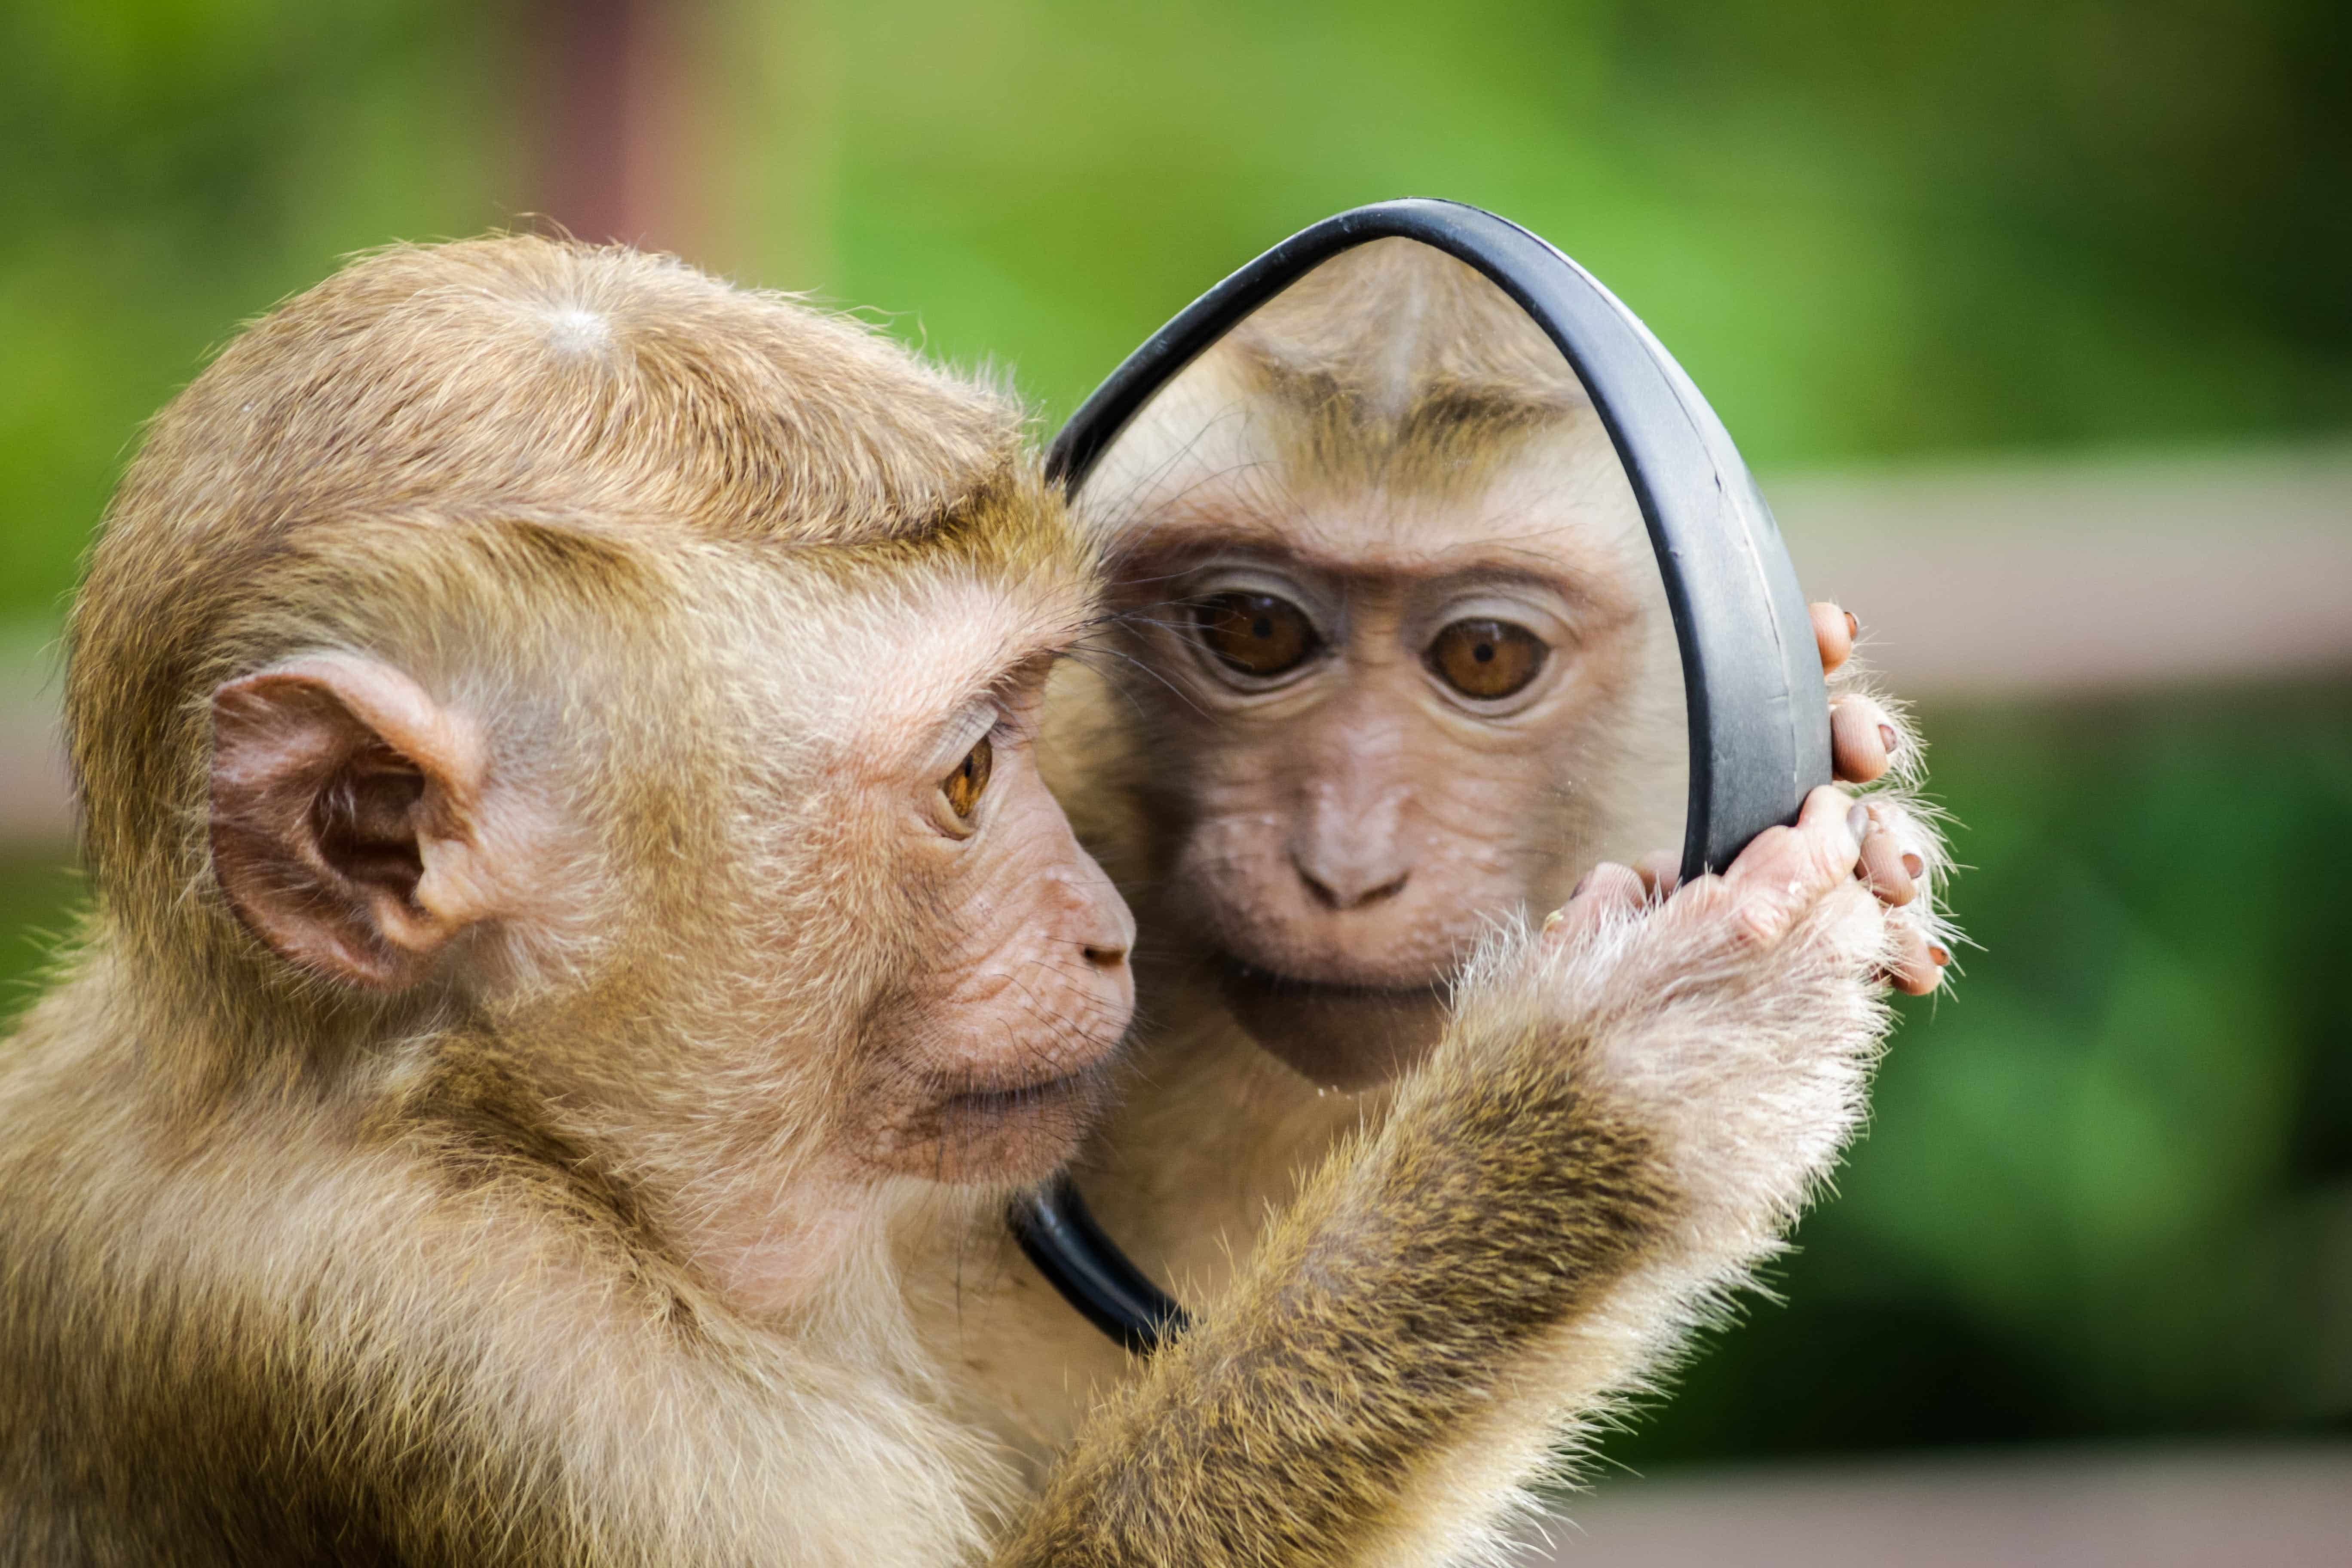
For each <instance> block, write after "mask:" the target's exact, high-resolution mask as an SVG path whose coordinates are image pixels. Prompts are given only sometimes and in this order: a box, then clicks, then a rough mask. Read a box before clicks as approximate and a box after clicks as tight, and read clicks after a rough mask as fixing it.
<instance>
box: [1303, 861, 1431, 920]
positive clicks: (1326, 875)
mask: <svg viewBox="0 0 2352 1568" xmlns="http://www.w3.org/2000/svg"><path fill="white" fill-rule="evenodd" d="M1290 865H1291V869H1293V870H1295V871H1297V873H1298V879H1299V880H1300V881H1301V882H1303V883H1305V884H1306V885H1307V892H1308V893H1309V894H1311V895H1313V897H1314V900H1315V901H1316V902H1317V903H1318V904H1320V905H1322V906H1323V907H1324V908H1325V909H1327V910H1333V911H1335V912H1337V913H1341V914H1344V913H1346V912H1347V911H1348V910H1360V909H1363V908H1365V907H1367V906H1369V905H1371V904H1377V903H1380V902H1381V901H1383V900H1388V899H1393V898H1395V897H1396V896H1397V895H1398V894H1399V893H1402V892H1403V891H1404V885H1405V883H1406V882H1407V881H1408V880H1410V879H1412V871H1411V870H1410V869H1406V870H1402V871H1399V872H1398V873H1397V874H1396V875H1395V876H1393V877H1390V878H1388V879H1386V880H1379V878H1380V876H1381V873H1380V872H1378V871H1357V872H1356V873H1355V874H1354V875H1352V876H1350V875H1349V874H1347V873H1346V872H1343V871H1339V870H1338V869H1337V868H1330V867H1325V868H1320V869H1321V875H1319V876H1318V874H1317V873H1316V872H1315V871H1311V870H1309V869H1307V867H1306V866H1305V865H1303V864H1301V863H1300V861H1299V859H1298V858H1297V856H1296V855H1294V856H1292V857H1291V859H1290Z"/></svg>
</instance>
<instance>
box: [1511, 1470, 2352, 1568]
mask: <svg viewBox="0 0 2352 1568" xmlns="http://www.w3.org/2000/svg"><path fill="white" fill-rule="evenodd" d="M1562 1512H1563V1513H1564V1514H1565V1515H1566V1518H1565V1519H1564V1520H1555V1521H1548V1522H1547V1523H1546V1525H1545V1527H1544V1531H1545V1534H1546V1535H1548V1536H1549V1538H1550V1540H1549V1547H1548V1549H1538V1550H1537V1551H1535V1552H1530V1553H1529V1554H1528V1558H1527V1560H1526V1561H1527V1563H1528V1568H2345V1565H2346V1564H2347V1563H2352V1446H2347V1445H2344V1444H2342V1443H2315V1444H2312V1445H2309V1446H2307V1447H2278V1446H2271V1445H2261V1444H2255V1445H2246V1446H2242V1447H2230V1446H2222V1445H2200V1446H2196V1447H2147V1448H2138V1449H2134V1448H2116V1449H2110V1450H2099V1449H2067V1448H2054V1449H2034V1448H2023V1449H2011V1450H2008V1451H2006V1452H2001V1453H1990V1452H1988V1453H1982V1454H1969V1453H1961V1454H1942V1455H1937V1456H1934V1457H1912V1458H1902V1459H1891V1460H1881V1459H1850V1460H1843V1461H1835V1460H1832V1461H1823V1462H1819V1463H1813V1464H1807V1465H1789V1466H1762V1465H1759V1466H1753V1467H1746V1468H1739V1469H1736V1470H1719V1471H1711V1472H1701V1473H1697V1474H1694V1475H1690V1476H1686V1477H1681V1478H1677V1479H1672V1480H1662V1481H1656V1482H1649V1481H1643V1480H1638V1479H1632V1478H1616V1479H1607V1478H1604V1479H1601V1481H1600V1483H1599V1486H1598V1487H1597V1489H1596V1490H1595V1491H1594V1493H1592V1494H1591V1495H1590V1496H1588V1497H1586V1498H1582V1499H1578V1500H1570V1503H1569V1504H1568V1505H1567V1507H1566V1508H1565V1509H1564V1510H1562Z"/></svg>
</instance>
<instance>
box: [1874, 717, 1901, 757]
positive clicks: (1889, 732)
mask: <svg viewBox="0 0 2352 1568" xmlns="http://www.w3.org/2000/svg"><path fill="white" fill-rule="evenodd" d="M1878 738H1879V740H1880V741H1882V742H1885V746H1886V749H1887V751H1888V752H1890V753H1891V752H1894V750H1895V747H1897V746H1899V745H1901V744H1902V743H1903V737H1902V736H1900V735H1898V734H1896V733H1895V726H1894V725H1892V724H1881V725H1880V726H1879V727H1878Z"/></svg>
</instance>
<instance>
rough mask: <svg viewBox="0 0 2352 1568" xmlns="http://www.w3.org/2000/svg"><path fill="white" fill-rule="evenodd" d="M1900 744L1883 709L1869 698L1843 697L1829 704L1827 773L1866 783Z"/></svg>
mask: <svg viewBox="0 0 2352 1568" xmlns="http://www.w3.org/2000/svg"><path fill="white" fill-rule="evenodd" d="M1902 743H1903V736H1902V732H1901V731H1898V730H1896V729H1895V721H1893V720H1892V719H1889V718H1888V717H1887V716H1886V710H1885V709H1884V708H1881V707H1880V706H1879V705H1878V704H1877V703H1875V702H1873V701H1872V700H1870V699H1869V698H1867V697H1845V698H1841V699H1839V700H1837V701H1835V702H1832V703H1831V704H1830V773H1831V775H1832V777H1834V778H1836V779H1838V780H1839V781H1841V782H1842V783H1845V784H1868V783H1869V782H1870V781H1871V780H1873V779H1874V778H1876V777H1878V776H1879V775H1880V774H1881V773H1885V771H1886V764H1887V762H1888V760H1889V759H1890V758H1891V757H1893V756H1894V754H1895V748H1896V747H1898V746H1900V745H1901V744H1902Z"/></svg>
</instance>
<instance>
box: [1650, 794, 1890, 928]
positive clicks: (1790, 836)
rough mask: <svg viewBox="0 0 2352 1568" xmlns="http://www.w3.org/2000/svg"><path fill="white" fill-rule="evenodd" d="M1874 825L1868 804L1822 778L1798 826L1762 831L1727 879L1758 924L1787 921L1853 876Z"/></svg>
mask: <svg viewBox="0 0 2352 1568" xmlns="http://www.w3.org/2000/svg"><path fill="white" fill-rule="evenodd" d="M1869 826H1870V814H1869V810H1868V808H1867V807H1865V806H1864V805H1862V804H1861V803H1860V802H1858V801H1856V800H1855V799H1854V798H1853V796H1852V795H1848V794H1846V792H1845V791H1843V790H1842V789H1840V788H1838V787H1837V786H1836V785H1835V784H1823V785H1822V786H1821V787H1820V788H1819V789H1817V790H1815V791H1813V792H1812V793H1811V795H1807V796H1806V797H1805V804H1804V807H1803V809H1802V810H1801V811H1800V812H1799V813H1798V814H1797V825H1796V826H1794V827H1768V828H1766V829H1765V830H1764V831H1763V832H1762V833H1760V834H1759V835H1757V837H1756V841H1755V842H1754V843H1752V844H1750V845H1748V847H1747V848H1745V849H1742V850H1741V851H1740V852H1739V854H1738V858H1735V859H1734V860H1733V861H1732V862H1731V868H1730V869H1729V870H1727V871H1726V872H1725V873H1724V874H1723V885H1724V887H1725V889H1727V891H1728V892H1729V893H1730V895H1731V896H1732V897H1733V898H1734V899H1735V900H1738V902H1740V903H1741V904H1744V905H1746V906H1747V907H1748V916H1747V919H1748V923H1749V924H1750V925H1752V926H1754V927H1756V928H1757V930H1759V931H1764V930H1767V929H1770V928H1773V927H1774V926H1775V925H1776V923H1780V924H1784V923H1785V922H1786V921H1790V920H1794V919H1795V918H1796V916H1797V915H1798V914H1799V913H1800V912H1801V910H1804V909H1806V908H1807V907H1809V906H1810V905H1811V904H1812V903H1813V902H1814V901H1815V900H1819V899H1820V898H1822V896H1823V895H1824V894H1826V893H1828V892H1829V891H1830V890H1831V889H1833V888H1836V887H1837V886H1839V885H1840V884H1841V883H1843V882H1844V881H1846V880H1847V879H1850V878H1852V877H1853V868H1854V865H1855V863H1856V861H1858V860H1859V859H1860V858H1861V856H1862V837H1863V834H1864V832H1866V831H1867V830H1868V828H1869ZM1693 886H1696V884H1693Z"/></svg>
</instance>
